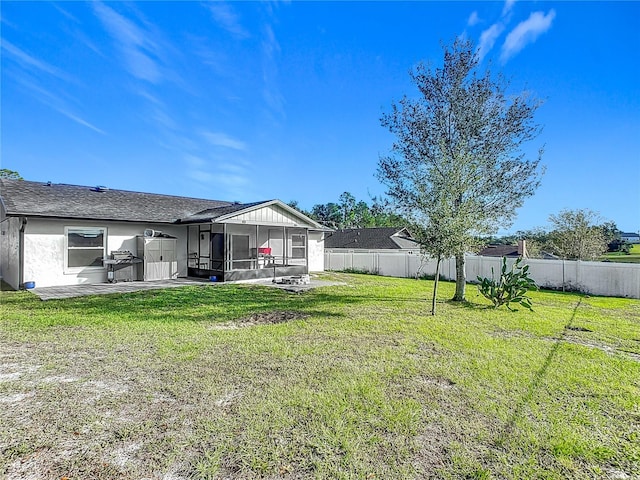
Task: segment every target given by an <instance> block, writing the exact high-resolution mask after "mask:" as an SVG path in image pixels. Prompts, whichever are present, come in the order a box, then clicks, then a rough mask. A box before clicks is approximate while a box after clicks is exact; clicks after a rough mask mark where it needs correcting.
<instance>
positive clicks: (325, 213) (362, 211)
mask: <svg viewBox="0 0 640 480" xmlns="http://www.w3.org/2000/svg"><path fill="white" fill-rule="evenodd" d="M372 200H373V204H372V206H371V207H369V205H368V204H367V202H365V201H363V200H360V201H357V200H356V198H355V197H354V196H353V195H352V194H351V193H349V192H344V193H343V194H342V195H340V197H339V198H338V203H334V202H329V203H326V204H316V205H314V206H313V209H312V210H311V212H308V215H309V216H310V217H311V218H313V219H314V220H316V221H318V222H320V223H322V224H325V225H327V226H330V227H332V228H368V227H401V226H405V225H406V224H407V221H406V219H404V218H402V217H401V216H399V215H397V214H395V213H393V212H391V211H390V209H389V205H388V203H387V202H386V201H385V200H383V199H381V198H378V197H372ZM292 203H295V204H296V205H297V202H295V201H292V202H290V205H291V204H292Z"/></svg>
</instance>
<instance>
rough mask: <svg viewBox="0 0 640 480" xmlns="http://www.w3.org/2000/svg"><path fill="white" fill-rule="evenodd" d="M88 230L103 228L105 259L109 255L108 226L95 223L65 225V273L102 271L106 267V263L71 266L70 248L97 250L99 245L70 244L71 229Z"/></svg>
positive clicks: (103, 253)
mask: <svg viewBox="0 0 640 480" xmlns="http://www.w3.org/2000/svg"><path fill="white" fill-rule="evenodd" d="M78 230H80V231H82V230H85V231H88V230H92V231H95V230H101V231H102V239H103V240H102V259H103V260H104V259H105V258H106V256H107V242H108V236H107V227H103V226H93V225H91V226H90V225H66V226H65V227H64V273H65V274H76V273H80V272H85V271H87V270H89V271H101V270H104V269H105V266H104V264H102V265H100V266H97V265H96V266H91V265H86V266H80V267H70V266H69V249H72V250H97V249H98V247H70V246H69V231H72V232H74V231H78Z"/></svg>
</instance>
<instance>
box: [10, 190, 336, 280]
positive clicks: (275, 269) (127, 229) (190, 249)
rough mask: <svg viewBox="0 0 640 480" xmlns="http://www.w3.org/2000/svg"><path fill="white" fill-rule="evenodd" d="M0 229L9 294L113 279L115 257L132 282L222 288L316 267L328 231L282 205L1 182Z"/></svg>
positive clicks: (319, 265)
mask: <svg viewBox="0 0 640 480" xmlns="http://www.w3.org/2000/svg"><path fill="white" fill-rule="evenodd" d="M0 230H1V231H0V234H1V236H0V273H1V275H2V279H3V280H4V281H5V282H6V283H8V284H9V285H10V286H11V287H13V288H20V287H22V286H23V284H24V283H25V282H35V285H36V286H37V287H45V286H54V285H75V284H82V283H88V284H90V283H103V282H106V281H107V280H108V279H109V280H110V278H109V274H110V273H113V272H112V269H113V264H112V263H109V261H110V260H115V259H116V258H118V259H120V258H121V256H122V255H124V256H125V257H127V258H129V260H130V261H134V260H139V261H140V263H138V264H136V265H135V269H136V274H135V278H132V280H136V279H138V280H158V279H171V278H176V277H178V276H180V277H200V278H210V277H215V278H216V280H217V281H229V280H245V279H258V278H269V277H272V276H274V275H275V276H285V275H299V274H303V273H308V272H309V271H322V270H323V269H324V245H323V236H324V232H325V230H326V229H325V228H324V227H322V226H321V225H320V224H318V223H317V222H315V221H314V220H312V219H310V218H309V217H307V216H305V215H303V214H302V213H300V212H298V211H297V210H294V209H293V208H291V207H289V206H288V205H286V204H285V203H283V202H281V201H280V200H268V201H263V202H252V203H236V202H226V201H220V200H207V199H201V198H189V197H177V196H170V195H158V194H152V193H141V192H131V191H124V190H112V189H108V188H105V187H87V186H79V185H66V184H52V183H50V182H47V183H42V182H31V181H26V180H10V179H0ZM125 252H129V253H130V254H131V255H130V256H127V255H126V253H125ZM131 256H134V257H136V258H132V257H131ZM125 261H126V260H125ZM131 267H132V269H133V267H134V265H133V264H132V265H131ZM110 268H111V270H110Z"/></svg>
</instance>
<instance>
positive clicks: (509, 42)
mask: <svg viewBox="0 0 640 480" xmlns="http://www.w3.org/2000/svg"><path fill="white" fill-rule="evenodd" d="M555 16H556V12H555V10H553V9H551V10H549V12H548V13H547V14H546V15H545V14H544V12H533V13H532V14H531V15H529V18H528V19H526V20H524V21H522V22H520V23H519V24H518V25H517V26H516V28H514V29H513V30H512V31H511V32H510V33H509V35H507V38H506V39H505V41H504V44H503V45H502V50H501V53H500V60H501V61H502V62H503V63H504V62H506V61H507V60H509V59H510V58H511V57H513V56H514V55H515V54H517V53H518V52H519V51H520V50H522V49H523V48H524V47H526V46H527V45H528V44H530V43H533V42H535V41H536V40H537V39H538V37H539V36H540V35H542V34H543V33H545V32H546V31H547V30H549V29H550V28H551V24H552V23H553V19H554V18H555Z"/></svg>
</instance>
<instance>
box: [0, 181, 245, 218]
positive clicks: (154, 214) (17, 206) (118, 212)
mask: <svg viewBox="0 0 640 480" xmlns="http://www.w3.org/2000/svg"><path fill="white" fill-rule="evenodd" d="M0 196H1V197H2V201H3V203H4V206H5V211H6V214H7V215H25V216H40V217H60V218H78V219H82V218H84V219H93V220H121V221H129V222H152V223H174V222H176V221H178V220H179V219H187V218H188V217H191V216H193V215H195V214H202V213H203V212H206V211H218V209H220V210H223V209H225V208H227V209H231V211H225V213H232V212H233V211H235V210H233V209H237V210H242V209H244V208H247V207H248V206H249V205H255V204H234V203H232V202H224V201H220V200H206V199H201V198H188V197H177V196H171V195H159V194H155V193H141V192H129V191H126V190H106V191H96V189H95V187H87V186H80V185H66V184H58V183H54V184H51V185H48V184H47V183H42V182H31V181H27V180H10V179H0ZM225 213H219V214H218V215H216V216H220V215H223V214H225ZM199 218H201V219H202V220H205V219H210V218H212V216H211V215H210V216H206V215H201V216H200V217H199Z"/></svg>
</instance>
